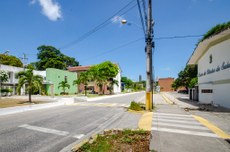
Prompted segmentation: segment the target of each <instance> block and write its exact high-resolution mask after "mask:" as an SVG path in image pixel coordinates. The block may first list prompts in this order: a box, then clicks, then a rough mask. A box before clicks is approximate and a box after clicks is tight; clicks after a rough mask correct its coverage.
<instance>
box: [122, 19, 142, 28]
mask: <svg viewBox="0 0 230 152" xmlns="http://www.w3.org/2000/svg"><path fill="white" fill-rule="evenodd" d="M121 24H123V25H125V24H127V25H135V26H136V27H138V28H139V29H141V30H142V27H141V26H140V25H138V24H136V23H134V22H131V21H127V20H125V19H123V20H121Z"/></svg>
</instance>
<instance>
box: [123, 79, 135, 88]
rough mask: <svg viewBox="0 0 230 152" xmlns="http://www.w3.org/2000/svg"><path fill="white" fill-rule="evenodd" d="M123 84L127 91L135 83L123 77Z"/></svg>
mask: <svg viewBox="0 0 230 152" xmlns="http://www.w3.org/2000/svg"><path fill="white" fill-rule="evenodd" d="M121 82H123V83H124V85H125V87H126V88H127V89H129V88H131V87H132V85H133V83H134V82H133V81H132V80H131V79H129V78H127V77H121Z"/></svg>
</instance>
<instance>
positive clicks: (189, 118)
mask: <svg viewBox="0 0 230 152" xmlns="http://www.w3.org/2000/svg"><path fill="white" fill-rule="evenodd" d="M158 118H164V119H178V120H194V118H192V117H175V116H174V117H173V116H159V115H158V116H156V115H153V119H158Z"/></svg>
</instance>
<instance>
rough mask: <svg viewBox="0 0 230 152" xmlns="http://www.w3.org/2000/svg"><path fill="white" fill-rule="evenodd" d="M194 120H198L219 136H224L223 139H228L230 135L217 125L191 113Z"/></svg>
mask: <svg viewBox="0 0 230 152" xmlns="http://www.w3.org/2000/svg"><path fill="white" fill-rule="evenodd" d="M192 116H193V117H194V118H195V119H196V120H198V121H199V122H200V123H201V124H203V125H204V126H206V127H208V128H209V129H210V130H211V131H213V132H214V133H215V134H217V135H218V136H219V137H220V138H224V139H230V135H229V134H227V133H225V132H224V131H223V130H221V129H220V128H218V127H217V126H215V125H214V124H212V123H210V122H209V121H208V120H206V119H204V118H202V117H199V116H196V115H192Z"/></svg>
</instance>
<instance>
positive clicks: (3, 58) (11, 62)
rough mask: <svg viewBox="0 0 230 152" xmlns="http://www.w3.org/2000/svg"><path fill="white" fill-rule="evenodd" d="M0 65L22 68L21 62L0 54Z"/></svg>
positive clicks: (15, 58)
mask: <svg viewBox="0 0 230 152" xmlns="http://www.w3.org/2000/svg"><path fill="white" fill-rule="evenodd" d="M0 61H1V63H0V64H4V65H10V66H16V67H23V64H22V62H21V60H20V59H19V58H17V57H15V56H11V55H6V54H0Z"/></svg>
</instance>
